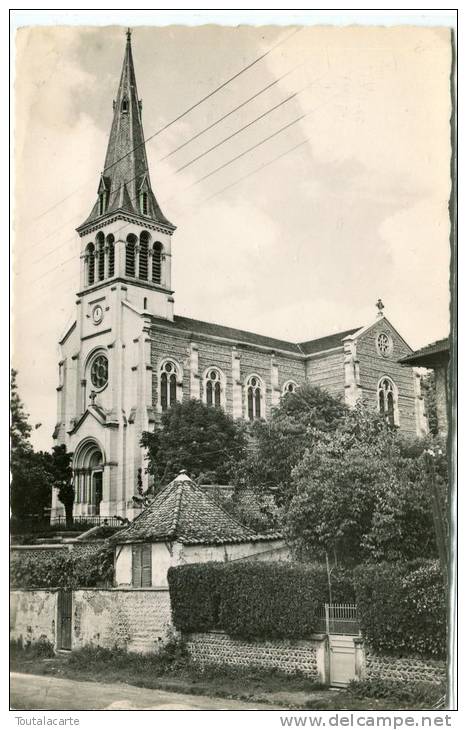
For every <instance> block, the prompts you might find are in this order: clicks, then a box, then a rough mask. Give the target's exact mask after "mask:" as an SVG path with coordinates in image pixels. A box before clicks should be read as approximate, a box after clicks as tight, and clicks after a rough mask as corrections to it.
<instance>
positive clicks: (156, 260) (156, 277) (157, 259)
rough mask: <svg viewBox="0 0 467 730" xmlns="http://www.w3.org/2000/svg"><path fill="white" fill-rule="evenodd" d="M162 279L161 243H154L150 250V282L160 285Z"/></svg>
mask: <svg viewBox="0 0 467 730" xmlns="http://www.w3.org/2000/svg"><path fill="white" fill-rule="evenodd" d="M161 279H162V243H159V241H156V243H155V244H154V246H153V248H152V280H153V282H154V283H155V284H160V283H161Z"/></svg>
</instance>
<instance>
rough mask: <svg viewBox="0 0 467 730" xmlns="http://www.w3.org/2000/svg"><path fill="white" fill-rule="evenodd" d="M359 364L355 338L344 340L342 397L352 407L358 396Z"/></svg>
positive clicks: (359, 387)
mask: <svg viewBox="0 0 467 730" xmlns="http://www.w3.org/2000/svg"><path fill="white" fill-rule="evenodd" d="M360 389H361V386H360V365H359V361H358V359H357V343H356V341H355V340H352V339H350V338H346V339H345V340H344V399H345V403H346V404H347V405H348V406H350V408H353V407H354V406H355V405H356V403H357V401H358V400H359V398H360Z"/></svg>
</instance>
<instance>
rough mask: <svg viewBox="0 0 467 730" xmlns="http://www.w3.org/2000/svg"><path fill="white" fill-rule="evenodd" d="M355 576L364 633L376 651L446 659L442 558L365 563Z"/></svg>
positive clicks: (445, 601)
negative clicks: (439, 561)
mask: <svg viewBox="0 0 467 730" xmlns="http://www.w3.org/2000/svg"><path fill="white" fill-rule="evenodd" d="M354 575H355V591H356V600H357V606H358V612H359V617H360V626H361V630H362V634H363V637H364V639H365V641H366V642H367V643H368V644H369V645H370V646H371V648H372V649H373V650H374V651H375V652H376V653H380V654H389V655H397V656H411V655H414V654H416V655H419V656H422V657H432V658H444V657H445V655H446V643H447V638H446V637H447V596H446V588H445V583H444V578H443V574H442V572H441V570H440V567H439V563H438V562H437V561H435V560H418V561H414V562H411V563H379V564H377V565H361V566H359V567H358V568H356V570H355V573H354Z"/></svg>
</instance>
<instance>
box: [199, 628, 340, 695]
mask: <svg viewBox="0 0 467 730" xmlns="http://www.w3.org/2000/svg"><path fill="white" fill-rule="evenodd" d="M186 641H187V648H188V651H189V652H190V656H191V658H192V659H193V660H194V661H195V662H197V663H198V664H200V665H201V666H204V665H212V664H218V665H223V666H233V667H260V668H263V669H276V670H280V671H281V672H285V673H287V674H293V673H295V672H300V673H302V674H304V675H306V676H307V677H310V679H314V680H316V681H318V682H322V683H323V684H324V683H325V682H326V660H327V659H326V657H327V649H326V645H327V641H326V637H325V636H324V635H321V634H317V635H316V636H314V637H312V638H310V639H309V640H306V641H305V640H291V639H272V640H269V641H266V640H250V641H247V640H245V639H236V638H232V637H230V636H228V635H227V634H225V633H224V632H222V631H212V632H209V633H203V634H189V635H187V636H186Z"/></svg>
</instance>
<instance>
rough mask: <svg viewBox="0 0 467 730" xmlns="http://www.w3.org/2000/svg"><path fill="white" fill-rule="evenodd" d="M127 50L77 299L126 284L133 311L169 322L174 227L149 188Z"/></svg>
mask: <svg viewBox="0 0 467 730" xmlns="http://www.w3.org/2000/svg"><path fill="white" fill-rule="evenodd" d="M141 113H142V102H141V100H140V99H139V98H138V90H137V87H136V77H135V69H134V64H133V54H132V49H131V31H130V30H128V31H127V33H126V48H125V57H124V59H123V68H122V73H121V77H120V83H119V86H118V91H117V97H116V99H115V100H114V102H113V121H112V127H111V130H110V138H109V143H108V146H107V154H106V156H105V163H104V169H103V172H102V174H101V176H100V180H99V184H98V188H97V199H96V202H95V203H94V206H93V208H92V210H91V213H90V215H89V216H88V218H87V219H86V220H85V221H84V223H82V224H81V225H80V226H79V227H78V228H77V232H78V234H79V236H80V238H81V282H80V294H79V296H81V297H84V298H88V297H87V294H88V293H89V292H94V291H96V290H98V289H100V288H102V287H103V286H106V285H107V284H108V283H109V282H110V281H112V282H125V284H126V287H127V288H126V298H127V300H128V301H129V302H130V303H131V304H133V305H134V306H135V307H137V308H138V309H145V310H147V311H148V312H150V313H151V314H153V315H155V316H158V317H162V318H167V319H170V320H172V319H173V297H172V294H173V292H172V291H171V237H172V234H173V232H174V230H175V226H173V225H172V223H170V221H169V220H167V218H166V217H165V216H164V214H163V213H162V211H161V209H160V206H159V204H158V202H157V199H156V196H155V195H154V192H153V190H152V186H151V179H150V175H149V167H148V161H147V157H146V147H145V140H144V132H143V123H142V116H141Z"/></svg>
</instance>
